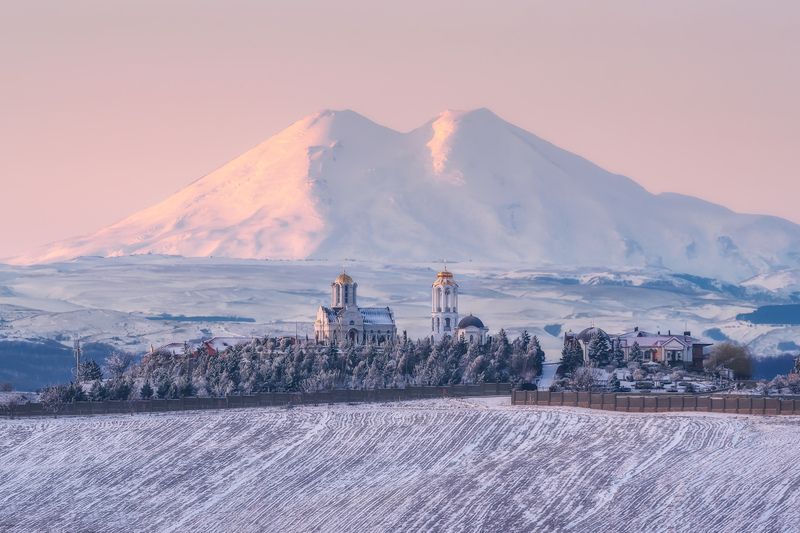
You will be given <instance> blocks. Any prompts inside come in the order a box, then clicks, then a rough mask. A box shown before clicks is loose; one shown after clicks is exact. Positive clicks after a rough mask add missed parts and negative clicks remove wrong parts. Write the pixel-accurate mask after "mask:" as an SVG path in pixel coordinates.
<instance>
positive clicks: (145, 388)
mask: <svg viewBox="0 0 800 533" xmlns="http://www.w3.org/2000/svg"><path fill="white" fill-rule="evenodd" d="M139 396H141V397H142V399H144V400H149V399H150V398H152V397H153V387H151V386H150V382H149V381H145V382H144V385H142V388H141V390H140V391H139Z"/></svg>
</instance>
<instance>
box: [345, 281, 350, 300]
mask: <svg viewBox="0 0 800 533" xmlns="http://www.w3.org/2000/svg"><path fill="white" fill-rule="evenodd" d="M349 301H350V285H345V286H344V304H345V305H347V303H348V302H349Z"/></svg>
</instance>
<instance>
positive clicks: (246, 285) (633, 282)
mask: <svg viewBox="0 0 800 533" xmlns="http://www.w3.org/2000/svg"><path fill="white" fill-rule="evenodd" d="M441 267H442V264H441V263H439V264H437V263H432V262H431V263H410V262H409V263H402V262H377V261H373V262H366V261H350V262H348V263H347V270H348V272H349V273H351V274H352V275H353V277H354V278H355V279H356V281H357V282H358V284H359V304H360V305H364V306H386V305H388V306H391V307H392V309H393V311H394V313H395V319H396V321H397V324H398V330H399V331H401V332H402V331H407V333H408V335H409V336H410V337H411V338H419V337H422V336H425V335H426V334H427V332H428V331H429V327H430V303H429V302H430V287H431V283H432V282H433V280H434V279H435V277H436V271H437V270H438V269H440V268H441ZM341 268H342V263H340V262H333V261H260V260H240V259H225V258H181V257H170V256H156V255H141V256H128V257H118V258H104V259H103V258H81V259H78V260H75V261H70V262H64V263H53V264H45V265H34V266H27V267H22V266H11V265H0V341H2V340H8V341H10V340H31V339H37V338H39V339H56V340H59V341H60V342H62V343H63V344H64V346H67V347H71V346H72V339H73V338H81V339H83V341H84V342H103V343H107V344H111V345H114V346H117V347H119V348H122V349H125V350H128V351H132V352H137V353H142V352H144V351H147V350H148V349H149V348H150V346H155V347H158V346H162V345H164V344H167V343H170V342H183V341H187V340H196V339H200V338H204V337H206V338H207V337H210V336H212V335H217V336H240V335H241V336H264V335H294V334H295V333H297V334H298V335H299V336H300V338H305V336H306V335H308V336H309V337H311V338H313V320H314V317H315V313H316V310H317V307H318V306H319V305H327V304H328V303H329V300H330V283H331V281H332V280H333V279H334V278H335V277H336V275H337V274H338V273H339V272H340V271H341ZM449 268H450V270H452V271H453V272H454V273H455V276H456V280H457V281H458V282H459V284H460V287H461V289H460V291H461V298H460V300H459V305H460V309H459V311H460V313H461V314H462V315H466V314H468V313H473V314H474V315H476V316H479V317H480V318H481V319H482V320H483V321H484V323H486V324H487V326H488V327H489V328H490V333H496V332H497V331H498V330H499V329H500V328H501V327H502V328H505V329H506V330H507V331H509V333H510V334H511V335H516V334H517V333H519V332H520V331H521V330H522V329H527V330H528V331H530V332H531V333H532V334H536V335H538V336H539V337H540V339H541V341H542V344H543V346H544V348H545V350H546V351H547V356H548V360H550V361H555V360H557V359H558V357H559V356H560V349H561V342H562V335H563V332H565V331H567V330H570V329H572V330H573V331H580V330H582V329H584V328H586V327H588V326H590V325H591V324H592V323H594V324H596V325H598V326H600V327H602V328H603V329H605V330H606V331H608V332H610V333H621V332H624V331H630V330H631V329H633V327H634V326H639V327H641V328H642V329H645V330H648V331H659V330H660V331H663V332H666V331H668V330H670V331H673V332H679V331H683V329H684V327H688V328H689V329H690V330H691V331H692V333H693V334H694V335H696V336H698V337H704V332H706V331H708V330H712V329H713V330H715V332H716V335H715V336H717V337H719V335H720V334H721V335H724V336H726V337H729V338H731V339H734V340H737V341H741V342H746V343H749V344H750V345H751V346H752V348H753V350H754V351H755V352H756V353H757V354H759V355H765V356H769V355H776V354H779V353H781V350H780V349H779V348H778V345H779V344H780V343H781V342H794V341H798V340H800V328H799V327H790V326H786V327H781V326H769V325H754V324H750V323H747V322H742V321H739V320H737V319H736V315H737V314H739V313H744V312H749V311H752V310H754V309H755V308H756V307H757V306H758V305H761V304H764V303H780V302H784V301H786V295H785V294H783V293H777V292H772V291H768V290H766V289H764V288H760V287H749V288H742V287H740V286H735V285H729V284H723V283H719V282H714V281H713V280H708V279H705V278H696V279H695V278H693V277H688V278H687V277H685V276H682V275H680V274H675V273H672V272H670V271H667V270H658V269H652V268H651V269H626V270H618V271H605V270H601V269H549V270H548V269H535V268H530V267H526V266H525V265H522V264H504V265H502V266H498V265H492V264H477V263H470V262H465V263H450V265H449ZM181 316H183V317H184V318H183V319H182V318H181ZM186 317H189V318H186ZM710 340H713V341H718V340H719V339H718V338H717V339H710Z"/></svg>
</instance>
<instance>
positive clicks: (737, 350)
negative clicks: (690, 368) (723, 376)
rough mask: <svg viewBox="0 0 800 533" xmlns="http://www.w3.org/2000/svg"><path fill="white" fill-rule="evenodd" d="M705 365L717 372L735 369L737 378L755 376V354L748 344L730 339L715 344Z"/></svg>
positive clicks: (734, 373)
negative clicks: (744, 344) (724, 369)
mask: <svg viewBox="0 0 800 533" xmlns="http://www.w3.org/2000/svg"><path fill="white" fill-rule="evenodd" d="M705 366H706V368H707V369H708V370H710V371H712V372H715V373H718V372H719V371H720V370H722V369H723V368H728V369H730V370H732V371H733V375H734V377H736V378H737V379H749V378H750V377H752V376H753V354H752V353H750V350H749V349H748V348H747V346H743V345H741V344H737V343H735V342H730V341H728V342H723V343H721V344H717V345H716V346H714V349H713V350H712V351H711V357H709V358H708V360H707V361H706V365H705Z"/></svg>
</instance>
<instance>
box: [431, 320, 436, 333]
mask: <svg viewBox="0 0 800 533" xmlns="http://www.w3.org/2000/svg"><path fill="white" fill-rule="evenodd" d="M431 331H436V329H435V328H434V325H433V317H431Z"/></svg>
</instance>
